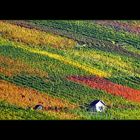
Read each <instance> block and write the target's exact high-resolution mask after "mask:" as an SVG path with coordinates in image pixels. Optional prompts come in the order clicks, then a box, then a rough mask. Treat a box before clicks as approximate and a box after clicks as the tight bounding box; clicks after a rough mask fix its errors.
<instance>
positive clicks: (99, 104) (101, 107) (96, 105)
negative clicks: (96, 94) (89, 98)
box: [89, 100, 106, 112]
mask: <svg viewBox="0 0 140 140" xmlns="http://www.w3.org/2000/svg"><path fill="white" fill-rule="evenodd" d="M105 109H106V104H105V103H104V102H103V101H101V100H95V101H93V102H91V103H90V105H89V110H90V111H93V112H103V111H105Z"/></svg>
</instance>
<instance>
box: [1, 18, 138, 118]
mask: <svg viewBox="0 0 140 140" xmlns="http://www.w3.org/2000/svg"><path fill="white" fill-rule="evenodd" d="M96 99H100V100H103V101H104V102H105V103H106V104H107V106H108V109H107V110H106V112H105V113H106V114H110V115H108V117H106V115H105V114H102V116H103V117H102V118H101V119H109V120H112V119H140V21H139V20H137V21H135V20H132V21H130V20H1V21H0V112H1V113H0V119H1V120H16V119H17V120H20V119H31V120H34V119H36V120H43V119H44V120H50V119H51V120H54V119H55V120H60V119H61V120H63V119H64V120H65V119H66V120H75V119H76V120H81V119H82V120H83V119H84V120H97V117H96V116H95V114H94V113H91V112H89V111H88V110H87V109H86V107H87V105H88V104H90V102H91V101H93V100H96ZM36 105H42V106H43V109H42V110H39V111H38V110H35V109H34V107H35V106H36ZM104 115H105V116H104Z"/></svg>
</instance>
